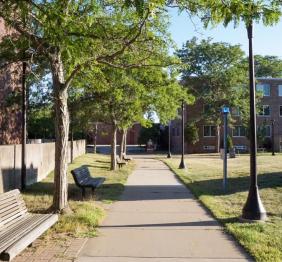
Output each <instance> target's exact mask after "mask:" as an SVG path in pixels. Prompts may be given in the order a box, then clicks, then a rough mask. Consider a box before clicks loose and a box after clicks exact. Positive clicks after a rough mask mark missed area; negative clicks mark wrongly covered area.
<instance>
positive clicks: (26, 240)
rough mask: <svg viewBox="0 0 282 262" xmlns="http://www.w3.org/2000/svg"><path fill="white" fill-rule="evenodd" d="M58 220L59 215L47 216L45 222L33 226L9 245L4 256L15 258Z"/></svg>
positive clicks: (9, 258) (7, 258)
mask: <svg viewBox="0 0 282 262" xmlns="http://www.w3.org/2000/svg"><path fill="white" fill-rule="evenodd" d="M57 221H58V215H51V216H49V217H48V218H46V219H45V220H44V221H43V222H41V223H40V224H39V225H37V226H36V227H35V228H33V230H32V231H29V232H28V233H27V234H25V235H24V236H23V237H21V238H20V239H19V240H18V241H16V242H15V243H13V244H12V245H11V246H9V247H8V248H7V249H6V250H5V251H4V252H3V253H2V255H1V256H2V258H4V259H6V260H11V259H13V258H14V257H15V256H16V255H17V254H18V253H20V252H21V251H23V250H24V249H25V248H26V247H27V246H28V245H29V244H30V243H32V242H33V241H34V240H36V239H37V238H38V237H39V236H41V235H42V234H43V233H44V232H45V231H46V230H47V229H48V228H50V227H51V226H52V225H54V224H55V223H56V222H57Z"/></svg>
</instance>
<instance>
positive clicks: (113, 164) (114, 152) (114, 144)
mask: <svg viewBox="0 0 282 262" xmlns="http://www.w3.org/2000/svg"><path fill="white" fill-rule="evenodd" d="M112 128H113V130H112V144H111V147H112V153H111V170H116V168H117V162H116V157H117V149H116V148H117V126H116V124H113V127H112Z"/></svg>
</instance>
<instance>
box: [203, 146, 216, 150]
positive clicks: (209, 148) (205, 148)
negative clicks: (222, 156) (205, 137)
mask: <svg viewBox="0 0 282 262" xmlns="http://www.w3.org/2000/svg"><path fill="white" fill-rule="evenodd" d="M203 149H204V150H206V151H212V150H215V146H203Z"/></svg>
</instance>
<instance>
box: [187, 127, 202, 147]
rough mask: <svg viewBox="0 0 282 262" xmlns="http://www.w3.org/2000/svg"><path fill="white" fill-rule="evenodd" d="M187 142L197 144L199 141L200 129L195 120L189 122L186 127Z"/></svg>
mask: <svg viewBox="0 0 282 262" xmlns="http://www.w3.org/2000/svg"><path fill="white" fill-rule="evenodd" d="M184 138H185V142H187V143H189V144H193V145H194V144H196V143H197V142H198V141H199V130H198V127H197V125H196V123H195V122H190V123H187V124H186V126H185V129H184Z"/></svg>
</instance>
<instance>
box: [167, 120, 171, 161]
mask: <svg viewBox="0 0 282 262" xmlns="http://www.w3.org/2000/svg"><path fill="white" fill-rule="evenodd" d="M167 158H171V152H170V121H169V123H168V152H167Z"/></svg>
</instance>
